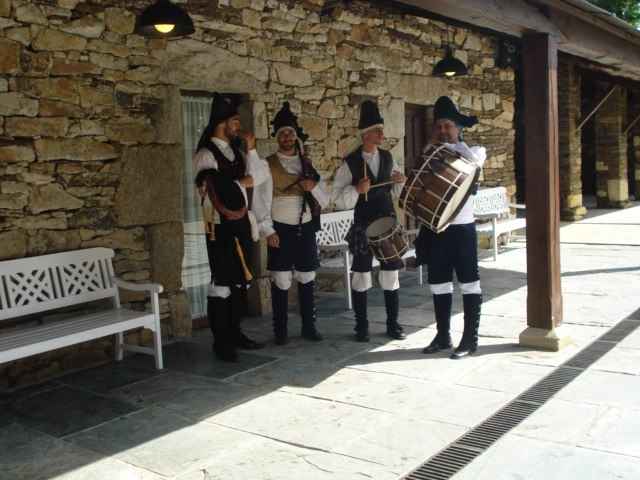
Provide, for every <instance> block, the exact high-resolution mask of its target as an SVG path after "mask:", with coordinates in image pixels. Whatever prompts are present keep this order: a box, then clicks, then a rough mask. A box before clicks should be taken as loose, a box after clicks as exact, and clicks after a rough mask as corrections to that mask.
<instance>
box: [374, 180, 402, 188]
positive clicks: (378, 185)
mask: <svg viewBox="0 0 640 480" xmlns="http://www.w3.org/2000/svg"><path fill="white" fill-rule="evenodd" d="M392 183H396V182H394V181H393V180H389V181H388V182H381V183H375V184H373V185H371V187H370V188H376V187H384V186H385V185H391V184H392Z"/></svg>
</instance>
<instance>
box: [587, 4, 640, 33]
mask: <svg viewBox="0 0 640 480" xmlns="http://www.w3.org/2000/svg"><path fill="white" fill-rule="evenodd" d="M589 1H590V2H591V3H593V4H594V5H597V6H598V7H600V8H604V9H605V10H608V11H609V12H611V13H613V14H614V15H615V16H616V17H618V18H621V19H622V20H625V21H627V22H629V23H630V24H631V25H634V26H635V27H638V28H640V0H589Z"/></svg>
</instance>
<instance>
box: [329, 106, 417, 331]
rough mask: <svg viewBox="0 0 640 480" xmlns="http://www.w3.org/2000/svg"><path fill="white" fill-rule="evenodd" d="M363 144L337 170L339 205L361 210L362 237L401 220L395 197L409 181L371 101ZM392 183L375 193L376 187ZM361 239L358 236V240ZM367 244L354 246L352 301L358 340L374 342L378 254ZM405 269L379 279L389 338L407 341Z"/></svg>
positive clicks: (389, 269)
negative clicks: (386, 145)
mask: <svg viewBox="0 0 640 480" xmlns="http://www.w3.org/2000/svg"><path fill="white" fill-rule="evenodd" d="M358 128H359V130H360V137H361V139H362V145H361V146H360V147H358V148H357V149H356V150H354V151H353V152H351V153H350V154H349V155H347V157H346V158H345V159H344V163H343V164H342V165H341V166H340V168H339V169H338V171H337V172H336V176H335V179H334V182H333V191H334V196H335V197H334V198H335V202H336V206H337V207H338V209H341V210H348V209H352V208H354V207H355V211H354V226H353V229H352V232H353V236H352V238H354V237H357V236H360V237H362V236H363V235H364V232H365V231H366V228H367V227H368V226H369V225H370V224H371V223H372V222H373V221H375V220H377V219H378V218H381V217H394V218H395V217H396V213H395V209H394V206H393V197H396V198H397V197H398V196H399V195H400V192H401V191H402V186H403V184H404V182H405V180H406V178H405V176H404V175H403V174H402V173H401V171H400V169H399V168H398V165H397V164H396V163H395V161H394V160H393V157H392V155H391V152H389V151H388V150H384V149H382V148H380V146H381V145H382V143H383V141H384V119H383V118H382V116H381V115H380V111H379V110H378V105H377V104H376V103H374V102H372V101H370V100H366V101H364V102H363V103H362V105H361V106H360V122H359V124H358ZM384 182H392V184H388V185H384V186H380V187H377V188H374V189H371V185H372V184H377V183H384ZM354 240H355V238H354ZM365 243H366V241H362V240H360V241H358V240H355V241H354V242H350V248H351V249H352V254H353V264H352V265H351V270H352V272H353V279H352V283H351V285H352V292H351V294H352V298H353V309H354V312H355V317H356V327H355V331H356V340H357V341H359V342H368V341H369V320H368V318H367V291H368V290H369V289H370V288H371V286H372V279H371V270H372V262H373V256H372V254H371V252H370V251H369V250H368V249H367V248H359V247H358V245H364V244H365ZM403 266H404V264H403V262H402V260H397V261H390V262H382V264H381V265H380V273H379V276H378V280H379V283H380V286H381V287H382V289H383V290H384V301H385V307H386V311H387V335H388V336H389V337H391V338H394V339H403V338H405V334H404V332H403V330H402V327H401V326H400V324H399V323H398V312H399V308H400V305H399V297H398V289H399V288H400V282H399V279H398V272H399V270H400V269H401V268H402V267H403Z"/></svg>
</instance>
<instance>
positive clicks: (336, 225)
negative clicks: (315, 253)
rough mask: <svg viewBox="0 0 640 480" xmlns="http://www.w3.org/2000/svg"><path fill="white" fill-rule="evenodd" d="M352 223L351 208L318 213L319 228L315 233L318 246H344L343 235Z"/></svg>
mask: <svg viewBox="0 0 640 480" xmlns="http://www.w3.org/2000/svg"><path fill="white" fill-rule="evenodd" d="M352 224H353V210H344V211H342V212H331V213H323V214H322V215H320V230H319V231H318V232H317V233H316V239H317V241H318V246H319V247H334V246H344V245H346V244H347V242H346V240H345V239H344V237H345V236H346V235H347V232H349V229H350V228H351V225H352Z"/></svg>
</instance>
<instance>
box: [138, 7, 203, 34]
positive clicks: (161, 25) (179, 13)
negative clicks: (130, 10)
mask: <svg viewBox="0 0 640 480" xmlns="http://www.w3.org/2000/svg"><path fill="white" fill-rule="evenodd" d="M193 32H195V28H194V27H193V20H191V17H190V16H189V14H188V13H187V12H185V11H184V10H183V9H182V8H180V7H178V6H177V5H174V4H173V3H171V2H170V1H169V0H158V1H157V2H156V3H154V4H153V5H151V6H150V7H148V8H147V9H146V10H144V11H143V12H142V13H141V14H140V15H139V16H138V18H137V20H136V33H137V34H139V35H143V36H145V37H155V38H167V37H183V36H186V35H191V34H192V33H193Z"/></svg>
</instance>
